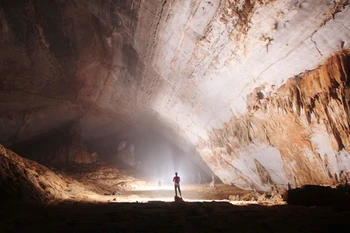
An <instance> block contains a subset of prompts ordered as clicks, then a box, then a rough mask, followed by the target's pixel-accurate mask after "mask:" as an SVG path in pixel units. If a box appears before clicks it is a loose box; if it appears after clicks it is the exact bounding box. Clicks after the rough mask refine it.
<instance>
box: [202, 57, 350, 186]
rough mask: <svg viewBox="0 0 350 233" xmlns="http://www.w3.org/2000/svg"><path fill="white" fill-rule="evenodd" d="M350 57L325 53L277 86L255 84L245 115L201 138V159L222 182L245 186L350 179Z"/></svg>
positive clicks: (343, 181)
mask: <svg viewBox="0 0 350 233" xmlns="http://www.w3.org/2000/svg"><path fill="white" fill-rule="evenodd" d="M349 55H350V53H349V52H343V53H340V54H338V55H335V56H333V57H331V58H329V59H328V60H327V61H326V62H325V63H324V64H323V65H322V66H321V67H319V68H317V69H316V70H313V71H309V72H306V73H304V74H301V75H299V76H298V77H296V78H292V79H289V80H288V81H287V83H286V84H285V85H283V86H282V87H280V88H279V89H278V90H277V91H276V92H264V87H261V88H257V89H256V90H255V91H254V93H252V94H251V95H250V96H249V97H248V109H249V112H248V113H247V114H245V115H243V116H240V117H233V118H232V119H231V120H230V121H229V122H227V123H225V126H224V127H223V128H222V129H217V130H213V131H212V132H211V133H210V140H209V141H204V140H203V141H202V142H201V143H200V146H199V150H200V152H201V155H202V156H203V158H204V160H205V161H206V162H207V163H208V164H209V166H210V167H211V168H212V169H213V170H214V171H215V173H216V174H217V175H218V176H219V177H220V178H221V179H222V180H223V181H224V182H225V183H231V184H234V185H237V186H239V187H242V188H246V189H253V188H255V189H265V190H266V189H269V188H270V187H271V186H272V185H277V186H280V187H287V184H288V183H290V185H291V186H292V187H299V186H302V185H304V184H321V185H333V184H338V183H345V182H348V181H350V179H349V178H350V167H349V165H350V154H349V152H350V141H349V133H350V131H349V119H350V118H349V117H350V115H349V103H350V102H349V88H350V82H349V75H350V56H349Z"/></svg>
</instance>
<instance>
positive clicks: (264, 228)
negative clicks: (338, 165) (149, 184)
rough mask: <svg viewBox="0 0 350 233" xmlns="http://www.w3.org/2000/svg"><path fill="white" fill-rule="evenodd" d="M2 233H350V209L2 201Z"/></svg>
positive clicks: (160, 203) (224, 203)
mask: <svg viewBox="0 0 350 233" xmlns="http://www.w3.org/2000/svg"><path fill="white" fill-rule="evenodd" d="M0 204H1V206H2V208H1V209H0V219H1V221H0V229H1V232H37V233H40V232H101V233H122V232H138V233H141V232H143V233H146V232H158V233H163V232H268V233H271V232H350V222H349V217H350V211H349V210H339V209H336V208H332V207H312V208H310V207H303V206H290V205H275V206H270V207H268V206H261V205H246V206H235V205H232V204H231V203H229V202H183V203H181V202H180V203H175V202H160V201H159V202H157V201H153V202H149V203H103V204H99V203H95V204H94V203H81V202H77V203H60V204H57V205H51V206H44V205H40V206H39V205H37V204H31V203H18V202H14V201H12V202H6V203H0Z"/></svg>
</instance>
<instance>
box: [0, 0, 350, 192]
mask: <svg viewBox="0 0 350 233" xmlns="http://www.w3.org/2000/svg"><path fill="white" fill-rule="evenodd" d="M349 28H350V6H349V1H346V0H340V1H333V0H327V1H318V0H291V1H283V0H249V1H243V0H242V1H231V0H221V1H219V0H215V1H201V0H195V1H177V0H170V1H169V0H154V1H149V0H132V1H122V0H103V1H102V0H86V1H83V0H74V1H64V0H53V1H49V2H48V1H41V0H23V1H21V0H13V1H0V96H1V101H0V130H1V132H2V134H1V135H0V143H1V144H4V145H5V146H13V145H16V144H20V143H25V142H28V141H30V140H31V139H33V138H40V136H41V137H45V135H46V134H47V133H48V132H51V131H52V130H56V129H59V128H62V127H64V125H66V124H68V123H69V122H79V125H80V127H81V129H82V141H83V142H85V143H87V142H97V141H101V142H103V141H104V140H103V139H104V138H106V137H108V136H109V135H117V138H119V139H123V140H127V139H128V138H131V137H133V135H135V134H139V133H140V132H143V131H147V130H149V129H152V130H155V131H157V132H159V133H161V134H162V135H164V136H165V137H167V138H168V140H170V141H171V142H172V143H175V144H177V145H178V146H180V147H181V148H182V150H183V151H184V152H185V153H187V154H188V155H192V156H194V159H193V160H195V161H201V159H202V158H203V159H204V160H205V161H206V162H207V164H208V165H209V166H210V168H211V169H212V170H214V171H215V173H216V175H218V176H219V177H220V179H222V181H224V182H225V183H229V184H235V185H237V186H239V187H243V188H260V189H267V188H268V187H269V185H270V184H271V183H275V184H277V185H280V186H286V185H287V183H288V182H289V183H292V184H293V185H294V186H297V185H302V184H305V183H319V184H329V183H331V180H336V177H335V175H334V173H336V174H337V179H338V181H339V179H340V178H339V177H340V173H341V171H347V170H349V169H348V168H347V167H346V164H347V163H346V161H347V159H346V158H347V151H348V144H347V143H348V140H347V139H346V135H347V132H348V128H347V123H346V122H345V121H344V119H346V117H347V114H348V113H347V112H348V110H347V107H346V99H347V95H348V94H347V91H346V90H347V89H346V86H347V84H346V81H345V83H343V82H344V81H343V80H347V78H341V79H340V78H339V80H341V81H339V80H338V79H334V78H333V76H332V74H333V73H334V74H335V75H337V71H336V70H333V69H330V70H328V71H329V72H328V73H329V74H330V75H328V76H329V78H328V79H327V77H328V76H327V75H324V74H322V75H321V74H319V75H316V74H314V76H315V77H316V76H319V77H321V78H319V79H322V80H328V81H327V82H329V83H331V84H325V83H321V84H319V82H316V81H315V82H314V81H308V82H309V83H307V82H306V81H301V80H311V78H307V77H309V76H308V75H310V74H305V75H304V76H303V75H301V74H303V73H304V72H305V71H307V70H313V69H315V68H317V67H318V66H319V65H320V64H323V63H325V64H326V66H327V64H347V63H346V62H345V60H344V59H345V57H347V56H348V55H347V52H346V51H347V49H348V48H349V44H350V30H349ZM340 51H343V53H344V54H343V55H341V56H340V55H337V56H336V58H332V59H338V60H339V61H338V63H337V62H332V60H330V61H328V60H327V59H328V58H330V57H332V56H333V55H334V54H336V53H338V52H340ZM344 67H346V65H344ZM320 69H324V68H320ZM313 72H316V73H317V72H318V71H313ZM339 72H340V71H339ZM342 72H343V76H344V77H345V76H346V75H347V74H348V73H347V69H345V68H344V69H343V71H342ZM310 73H312V72H310ZM340 73H341V72H340ZM295 76H297V78H296V79H291V78H293V77H295ZM326 76H327V77H326ZM288 80H289V81H288ZM292 80H294V81H292ZM293 83H294V84H293ZM334 83H338V85H335V84H334ZM333 84H334V85H335V86H334V87H333V86H332V85H333ZM282 86H283V87H282ZM280 87H281V88H280ZM287 87H288V88H290V89H291V90H293V91H289V92H287V91H283V90H284V89H288V88H287ZM283 88H284V89H283ZM317 88H320V89H317ZM333 89H334V90H335V89H336V90H337V91H338V92H339V93H336V92H335V91H334V90H333ZM288 90H289V89H288ZM301 90H303V91H301ZM312 90H313V91H314V92H313V91H312ZM321 90H322V91H321ZM267 93H270V94H267ZM317 93H322V94H317ZM274 95H276V96H274ZM288 96H289V97H288ZM316 96H317V97H316ZM325 96H328V97H327V98H326V97H325ZM334 96H338V97H337V98H335V97H334ZM272 97H273V98H272ZM285 98H287V99H288V98H289V99H290V100H289V102H288V101H287V102H286V103H285V102H284V101H286V100H285ZM256 99H258V100H259V101H260V102H259V101H257V103H265V102H266V104H265V105H266V106H268V107H264V106H265V105H264V104H261V106H260V105H259V104H257V103H255V101H256ZM311 99H312V100H311ZM320 99H321V100H322V101H323V102H322V104H319V103H318V101H321V100H320ZM336 99H339V100H341V103H339V101H338V100H336ZM292 100H293V101H294V102H293V101H292ZM271 101H275V102H271ZM268 103H269V104H268ZM291 103H293V104H292V107H290V106H291ZM277 105H279V106H280V107H275V106H277ZM286 106H287V107H286ZM288 106H289V107H288ZM310 106H311V107H310ZM322 106H323V107H322ZM289 108H291V109H292V110H293V113H289V112H290V111H291V110H290V109H289ZM281 109H283V110H281ZM305 109H307V110H305ZM283 111H287V112H288V114H287V113H285V114H284V115H283V116H284V117H281V116H282V112H283ZM305 111H306V112H305ZM303 114H304V115H305V117H303ZM314 118H315V119H316V118H317V119H319V121H320V122H321V123H317V124H316V123H315V120H314ZM343 121H344V122H345V123H344V122H343ZM322 122H325V123H322ZM223 135H224V136H223ZM226 137H227V138H226ZM224 138H225V139H224ZM282 139H283V140H282ZM307 142H308V143H307ZM299 144H300V145H299ZM198 153H200V155H201V157H202V158H199V157H198V156H199V155H198ZM317 154H319V156H318V155H317ZM325 154H327V156H325ZM335 155H337V159H334V158H335V157H334V156H335ZM332 156H333V157H332ZM325 158H326V159H325ZM325 160H327V161H328V162H324V161H325ZM341 160H342V161H343V162H341ZM322 161H323V162H322ZM339 161H340V162H339ZM323 163H325V164H327V167H328V168H324V166H326V165H323ZM310 164H313V166H312V167H311V165H310ZM341 164H345V165H344V166H343V167H341V166H342V165H341ZM343 173H344V172H343ZM343 173H342V176H344V175H343Z"/></svg>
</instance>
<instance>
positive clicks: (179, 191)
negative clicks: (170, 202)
mask: <svg viewBox="0 0 350 233" xmlns="http://www.w3.org/2000/svg"><path fill="white" fill-rule="evenodd" d="M177 188H178V189H179V193H180V197H182V195H181V190H180V184H179V185H178V186H177Z"/></svg>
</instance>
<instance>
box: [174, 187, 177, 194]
mask: <svg viewBox="0 0 350 233" xmlns="http://www.w3.org/2000/svg"><path fill="white" fill-rule="evenodd" d="M174 187H175V196H177V190H176V184H175V185H174Z"/></svg>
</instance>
